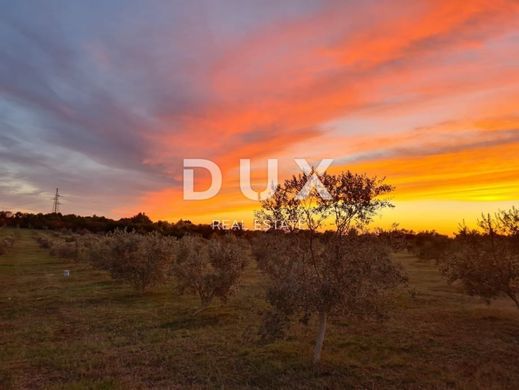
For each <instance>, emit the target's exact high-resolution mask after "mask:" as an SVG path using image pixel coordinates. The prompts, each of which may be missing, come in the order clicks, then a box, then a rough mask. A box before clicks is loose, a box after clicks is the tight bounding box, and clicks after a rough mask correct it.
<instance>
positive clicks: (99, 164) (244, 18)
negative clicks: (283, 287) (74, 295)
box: [0, 0, 519, 233]
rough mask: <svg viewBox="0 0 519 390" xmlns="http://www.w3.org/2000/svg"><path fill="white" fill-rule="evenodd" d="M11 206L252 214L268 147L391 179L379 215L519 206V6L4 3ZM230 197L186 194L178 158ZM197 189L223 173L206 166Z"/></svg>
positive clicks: (422, 218)
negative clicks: (58, 196) (245, 173)
mask: <svg viewBox="0 0 519 390" xmlns="http://www.w3.org/2000/svg"><path fill="white" fill-rule="evenodd" d="M0 9H1V12H0V209H6V210H21V211H31V212H40V211H41V212H50V211H51V208H52V196H53V192H54V191H55V188H56V187H59V189H60V192H61V193H62V194H63V198H62V205H61V211H62V212H63V213H76V214H82V215H92V214H96V215H106V216H110V217H113V218H119V217H123V216H130V215H134V214H136V213H137V212H141V211H143V212H146V213H147V214H148V215H149V216H150V217H151V218H152V219H154V220H157V219H163V220H164V219H165V220H170V221H175V220H178V219H180V218H183V219H190V220H192V221H194V222H205V223H210V222H211V221H212V220H213V219H229V220H234V219H237V220H241V219H244V220H246V221H250V220H251V219H252V215H253V210H254V209H257V208H258V204H257V202H255V201H251V200H248V199H246V198H245V197H244V196H243V195H242V194H241V192H240V189H239V161H240V159H241V158H247V159H251V161H252V177H253V183H254V185H255V187H254V188H256V189H257V190H259V191H261V190H263V189H264V187H265V186H266V183H265V178H266V167H267V159H269V158H276V159H279V177H280V179H282V178H284V177H287V176H288V175H291V174H295V173H298V172H299V168H298V166H297V165H296V164H295V163H294V159H295V158H305V159H307V160H308V161H309V162H312V163H313V164H318V162H319V161H320V160H322V159H324V158H332V159H334V163H333V165H332V167H331V168H330V169H331V171H333V172H338V171H341V170H352V171H354V172H359V173H364V172H365V173H368V174H369V175H377V176H380V177H386V181H387V182H388V183H390V184H393V185H394V186H395V187H396V190H395V191H394V193H393V194H392V196H391V198H392V201H393V202H394V204H395V206H396V207H395V208H394V209H391V210H388V211H386V212H383V213H382V215H381V216H380V217H377V218H376V219H375V221H374V223H375V224H379V225H381V226H388V225H390V224H392V223H394V222H397V223H399V224H400V226H401V227H405V228H410V229H415V230H421V229H436V230H438V231H440V232H444V233H451V232H453V231H454V230H455V229H456V226H457V224H458V223H459V222H461V221H462V220H463V219H465V220H467V221H468V222H471V221H474V220H475V219H476V218H477V217H478V215H480V213H481V212H493V211H496V210H498V209H505V208H509V207H511V206H512V205H518V204H519V2H518V1H516V0H491V1H490V0H488V1H479V0H465V1H456V0H430V1H426V0H417V1H411V0H406V1H402V0H391V1H384V0H379V1H372V0H367V1H362V2H360V1H347V0H342V1H324V0H321V1H317V0H297V1H296V0H287V1H279V0H257V1H243V0H225V1H224V0H198V1H197V0H185V1H158V0H156V1H155V0H153V1H131V0H120V1H118V0H106V1H103V2H95V3H92V2H90V1H73V2H72V1H66V0H63V1H53V0H47V1H44V2H43V1H23V2H22V1H7V0H0ZM189 158H201V159H208V160H211V161H214V162H215V163H217V164H218V166H219V167H220V169H221V172H222V175H223V185H222V188H221V191H220V192H219V194H218V195H217V196H216V197H214V198H212V199H210V200H204V201H187V200H183V187H182V185H183V175H182V173H183V160H184V159H189ZM195 182H196V188H197V189H204V188H206V187H207V186H208V185H209V177H208V175H207V174H205V175H204V174H203V173H202V174H200V172H198V174H196V175H195Z"/></svg>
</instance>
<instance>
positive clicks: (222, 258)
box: [173, 235, 249, 310]
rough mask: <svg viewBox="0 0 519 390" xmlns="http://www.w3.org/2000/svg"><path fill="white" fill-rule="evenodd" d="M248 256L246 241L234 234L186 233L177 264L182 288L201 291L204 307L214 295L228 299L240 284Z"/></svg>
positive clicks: (178, 277)
mask: <svg viewBox="0 0 519 390" xmlns="http://www.w3.org/2000/svg"><path fill="white" fill-rule="evenodd" d="M248 257H249V254H248V250H247V247H246V244H245V243H244V242H241V241H240V240H238V239H237V238H236V237H234V236H231V235H226V236H224V237H219V238H214V239H211V240H206V239H204V238H201V237H196V236H184V237H183V238H182V239H181V240H180V241H179V245H178V250H177V261H176V262H175V263H174V265H173V276H174V278H175V280H176V282H177V289H178V292H179V293H181V294H183V293H186V292H190V293H194V294H197V295H198V296H199V298H200V304H201V306H200V310H202V309H204V308H205V307H207V306H208V305H209V304H210V303H211V302H212V300H213V299H214V298H219V299H220V300H222V301H223V302H226V301H227V299H228V297H229V296H230V295H231V294H233V292H234V291H235V290H236V288H237V285H238V282H239V279H240V276H241V274H242V272H243V269H244V268H245V265H246V263H247V258H248Z"/></svg>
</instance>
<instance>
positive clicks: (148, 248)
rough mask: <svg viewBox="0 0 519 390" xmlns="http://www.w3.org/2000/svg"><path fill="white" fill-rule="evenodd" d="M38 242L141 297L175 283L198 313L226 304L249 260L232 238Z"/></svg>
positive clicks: (123, 235)
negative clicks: (194, 298)
mask: <svg viewBox="0 0 519 390" xmlns="http://www.w3.org/2000/svg"><path fill="white" fill-rule="evenodd" d="M36 240H37V242H38V243H39V245H40V247H41V248H44V249H48V250H49V252H50V254H51V255H54V256H58V257H61V258H66V259H69V260H77V261H87V262H89V263H90V264H92V265H93V266H94V267H95V268H97V269H101V270H105V271H107V272H109V273H110V275H111V277H112V278H113V279H116V280H122V281H125V282H127V283H129V284H130V285H132V286H133V287H134V288H135V289H136V290H137V291H139V292H145V291H147V290H149V289H150V288H153V287H155V286H157V285H159V284H162V283H165V282H166V281H167V280H169V279H173V280H174V281H175V285H176V290H177V292H178V293H180V294H184V293H196V294H197V295H198V296H199V298H200V308H201V309H203V308H206V307H207V306H208V305H209V304H210V303H211V302H212V301H213V299H214V298H219V299H221V300H222V301H226V300H227V298H228V297H229V296H230V295H231V294H233V292H234V291H235V290H236V288H237V285H238V283H239V280H240V276H241V274H242V271H243V269H244V268H245V265H246V263H247V260H248V259H249V257H250V256H249V252H250V250H249V249H248V247H247V243H246V242H245V241H243V240H241V239H238V238H236V237H234V236H230V235H229V236H227V235H224V236H218V237H215V238H213V239H211V240H208V239H205V238H202V237H199V236H184V237H183V238H181V239H177V238H175V237H172V236H164V235H161V234H160V233H157V232H152V233H148V234H139V233H136V232H128V231H126V230H116V231H114V232H112V233H108V234H106V235H97V234H87V235H70V234H69V235H60V234H51V235H49V234H40V235H38V236H37V237H36ZM197 311H198V310H197Z"/></svg>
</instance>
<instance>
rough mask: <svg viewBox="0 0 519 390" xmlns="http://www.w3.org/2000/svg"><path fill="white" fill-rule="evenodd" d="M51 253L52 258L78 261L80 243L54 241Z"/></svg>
mask: <svg viewBox="0 0 519 390" xmlns="http://www.w3.org/2000/svg"><path fill="white" fill-rule="evenodd" d="M49 252H50V254H51V255H52V256H57V257H61V258H63V259H69V260H77V259H78V242H77V241H64V240H55V241H53V243H52V245H51V248H50V251H49Z"/></svg>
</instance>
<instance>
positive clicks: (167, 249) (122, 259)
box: [80, 230, 176, 291]
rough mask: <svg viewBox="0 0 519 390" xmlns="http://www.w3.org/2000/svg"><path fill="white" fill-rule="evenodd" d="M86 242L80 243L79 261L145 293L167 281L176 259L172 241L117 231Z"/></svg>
mask: <svg viewBox="0 0 519 390" xmlns="http://www.w3.org/2000/svg"><path fill="white" fill-rule="evenodd" d="M89 239H90V240H88V239H83V240H82V244H81V246H80V253H81V255H80V257H81V258H86V259H89V260H90V261H91V262H92V264H93V265H94V266H96V267H98V268H100V269H104V270H106V271H108V272H110V275H111V276H112V277H113V278H114V279H120V280H125V281H127V282H129V283H130V284H131V285H132V286H133V287H134V288H135V289H137V290H139V291H145V290H147V289H148V288H150V287H152V286H155V285H157V284H159V283H162V282H164V281H165V280H166V279H167V277H168V274H169V271H170V269H171V264H172V262H173V259H174V256H175V246H176V245H175V244H176V240H175V239H174V238H171V237H164V236H162V235H160V234H158V233H150V234H147V235H142V234H137V233H130V232H126V231H121V230H118V231H115V232H114V233H110V234H108V235H106V236H104V237H100V238H97V239H92V237H89Z"/></svg>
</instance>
